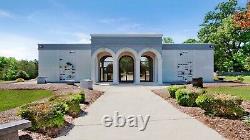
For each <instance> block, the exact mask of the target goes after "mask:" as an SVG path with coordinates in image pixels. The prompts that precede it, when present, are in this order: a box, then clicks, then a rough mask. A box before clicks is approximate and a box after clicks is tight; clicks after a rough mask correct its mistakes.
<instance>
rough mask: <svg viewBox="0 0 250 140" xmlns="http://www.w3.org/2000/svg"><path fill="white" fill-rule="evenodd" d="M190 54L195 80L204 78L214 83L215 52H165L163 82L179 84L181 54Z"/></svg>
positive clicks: (163, 54)
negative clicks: (178, 69) (178, 65)
mask: <svg viewBox="0 0 250 140" xmlns="http://www.w3.org/2000/svg"><path fill="white" fill-rule="evenodd" d="M181 51H186V52H188V55H189V60H190V61H192V70H193V76H192V77H193V78H197V77H203V80H204V81H205V82H212V81H213V72H214V52H213V50H163V51H162V59H163V64H162V70H163V72H162V76H163V82H178V81H179V79H178V77H177V64H178V59H179V53H180V52H181Z"/></svg>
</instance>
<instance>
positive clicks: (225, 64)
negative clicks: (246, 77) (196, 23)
mask: <svg viewBox="0 0 250 140" xmlns="http://www.w3.org/2000/svg"><path fill="white" fill-rule="evenodd" d="M245 10H246V9H244V8H240V7H239V6H238V4H237V0H228V1H227V2H222V3H219V4H218V5H217V6H216V8H215V9H214V11H210V12H208V13H207V14H206V15H205V18H204V22H203V24H202V25H201V29H200V31H199V33H198V37H199V39H200V40H201V42H203V43H212V44H214V45H215V59H214V60H215V70H218V71H245V70H246V69H245V66H244V65H245V61H246V59H247V57H248V56H250V29H249V28H241V27H239V26H238V25H237V24H235V22H234V15H235V13H236V12H239V11H245Z"/></svg>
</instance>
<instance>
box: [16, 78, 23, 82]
mask: <svg viewBox="0 0 250 140" xmlns="http://www.w3.org/2000/svg"><path fill="white" fill-rule="evenodd" d="M16 82H24V79H23V78H17V79H16Z"/></svg>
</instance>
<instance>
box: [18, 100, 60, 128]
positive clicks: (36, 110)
mask: <svg viewBox="0 0 250 140" xmlns="http://www.w3.org/2000/svg"><path fill="white" fill-rule="evenodd" d="M20 115H21V117H22V118H23V119H27V120H30V121H31V124H32V127H31V130H40V131H42V132H46V131H45V130H47V129H49V128H57V127H61V126H63V125H64V114H63V112H61V111H58V110H57V107H56V106H55V105H54V104H52V103H49V102H46V103H35V104H28V105H25V106H22V107H21V109H20Z"/></svg>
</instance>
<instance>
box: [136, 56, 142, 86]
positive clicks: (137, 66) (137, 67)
mask: <svg viewBox="0 0 250 140" xmlns="http://www.w3.org/2000/svg"><path fill="white" fill-rule="evenodd" d="M140 58H141V57H140V56H135V84H140V60H141V59H140Z"/></svg>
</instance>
